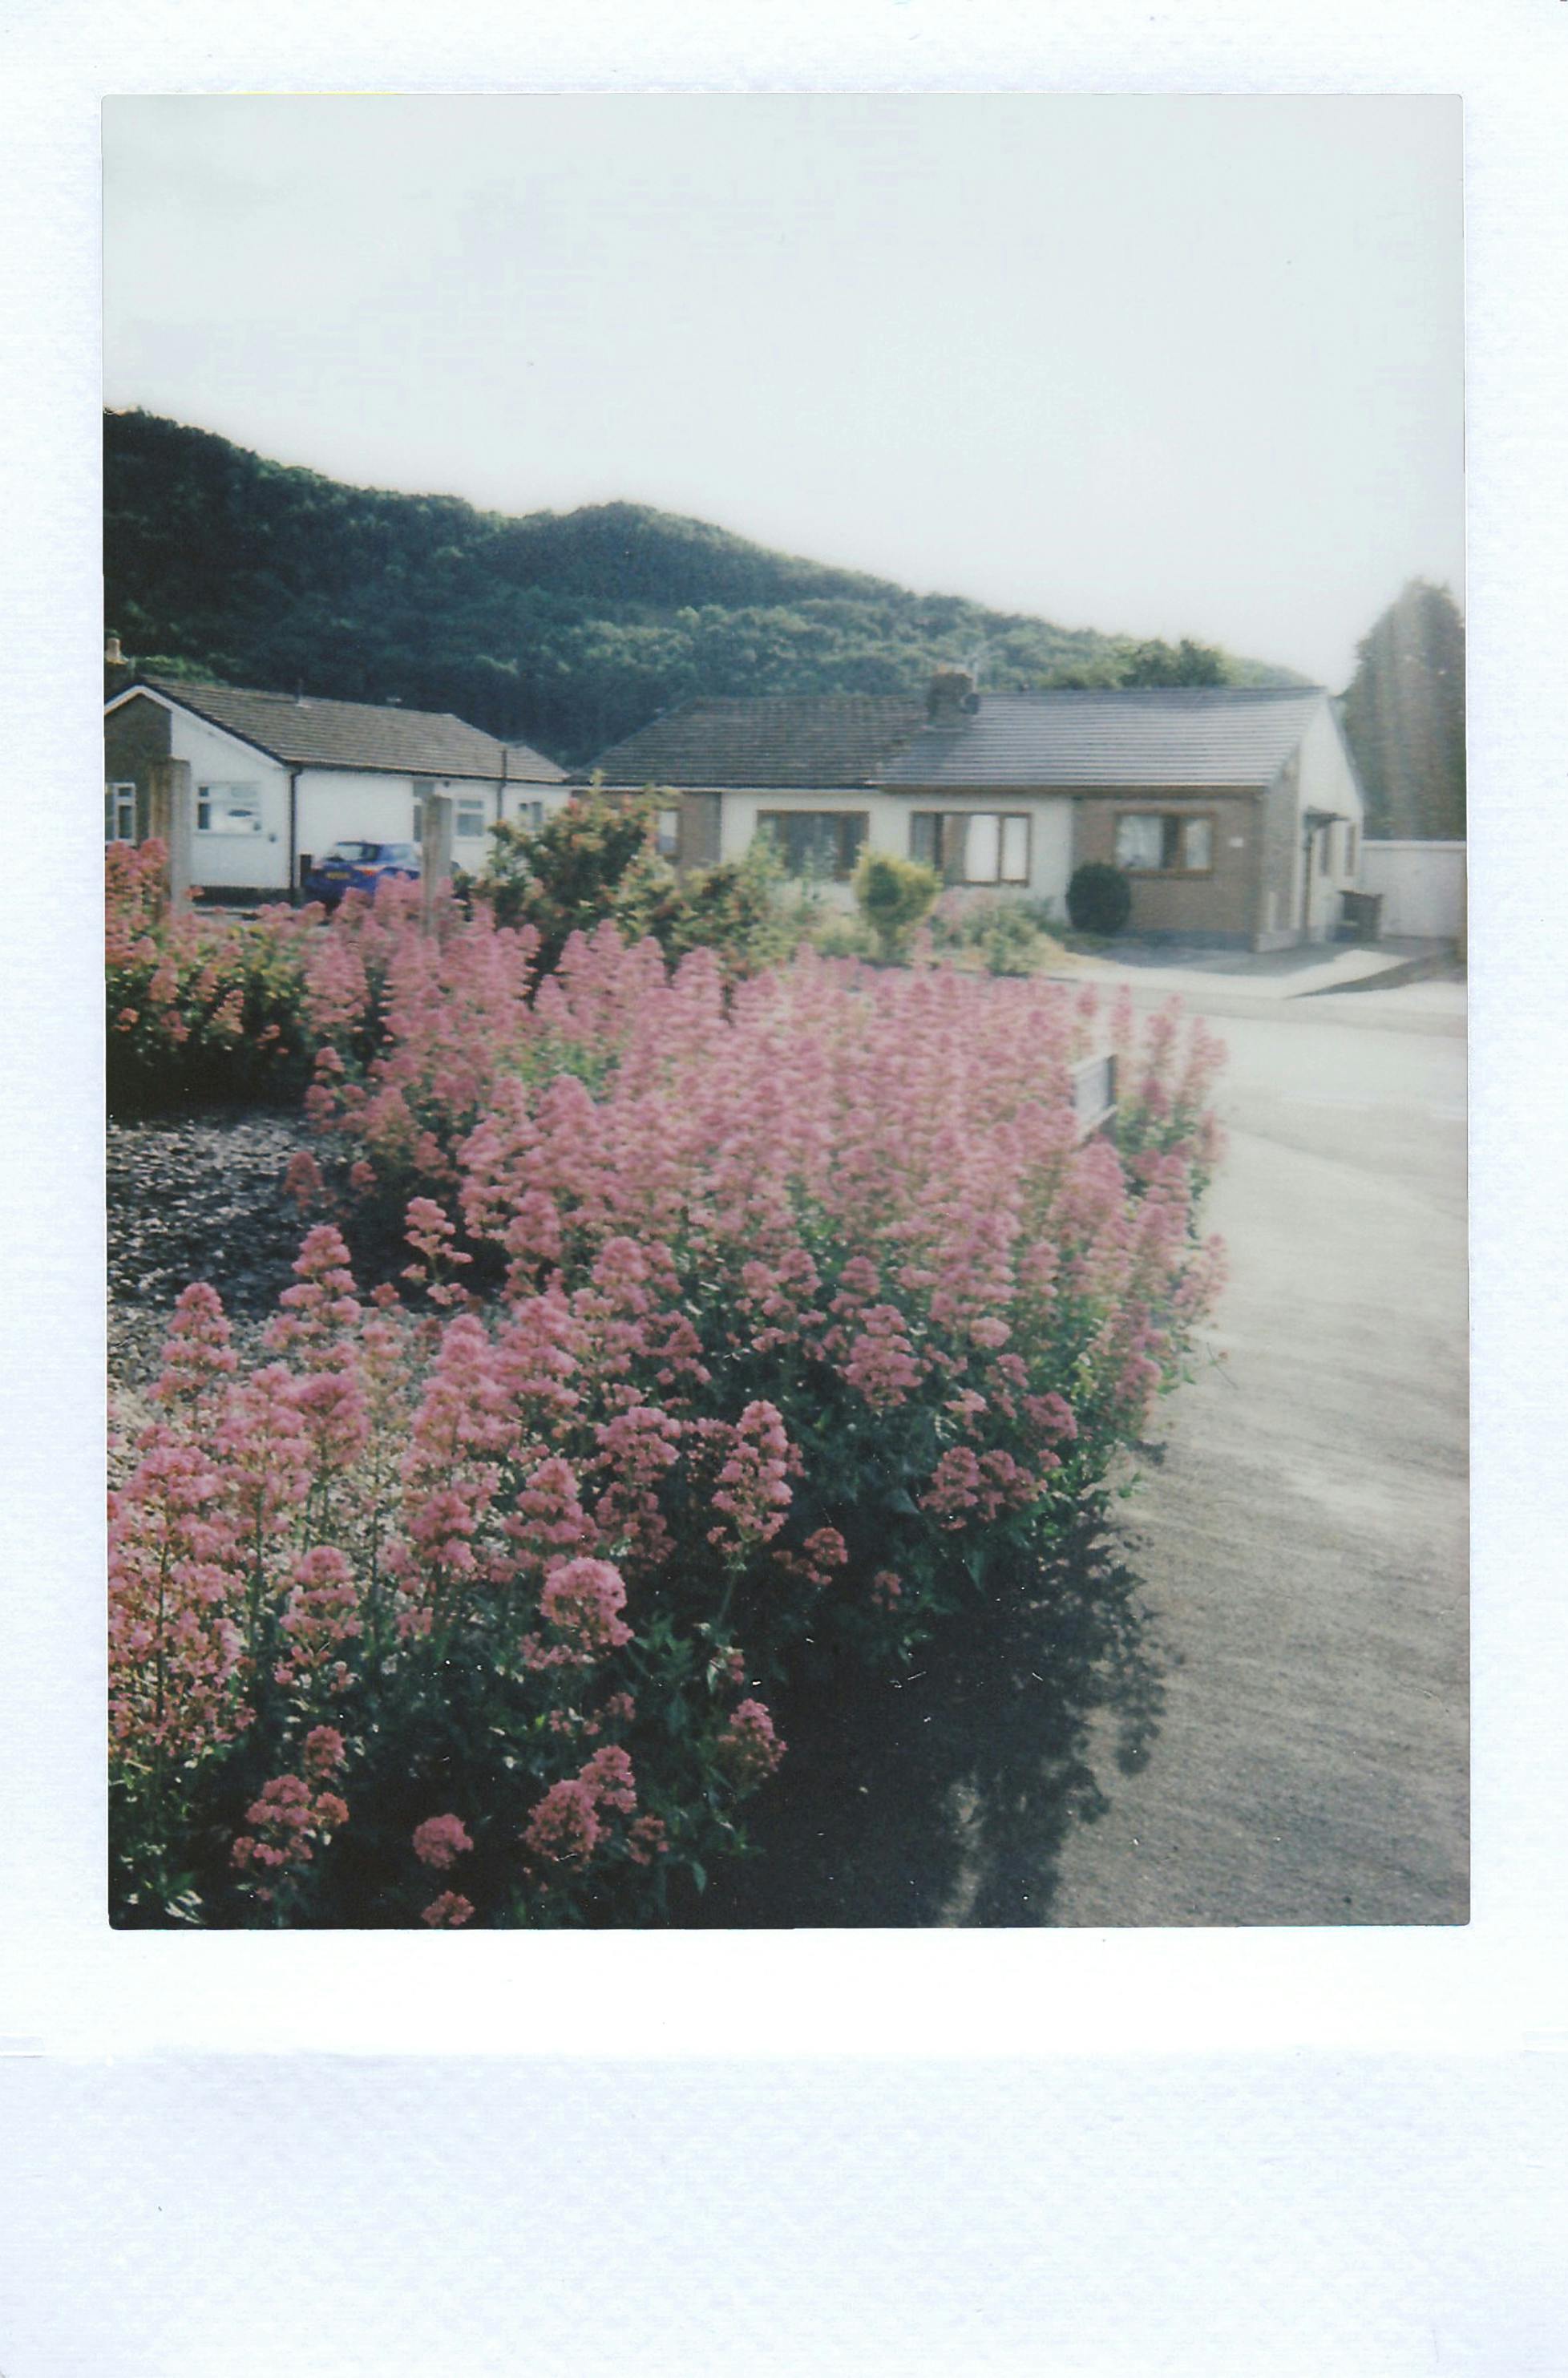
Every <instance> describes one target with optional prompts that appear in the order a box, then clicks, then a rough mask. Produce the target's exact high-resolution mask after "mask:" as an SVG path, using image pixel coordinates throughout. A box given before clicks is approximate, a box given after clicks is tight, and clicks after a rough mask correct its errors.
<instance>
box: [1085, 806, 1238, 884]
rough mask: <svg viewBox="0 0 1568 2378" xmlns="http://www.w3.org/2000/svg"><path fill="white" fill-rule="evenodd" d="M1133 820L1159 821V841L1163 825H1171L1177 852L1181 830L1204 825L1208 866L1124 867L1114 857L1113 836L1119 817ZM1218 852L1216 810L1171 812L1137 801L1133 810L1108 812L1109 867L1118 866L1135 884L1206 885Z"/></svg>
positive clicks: (1183, 836) (1183, 838)
mask: <svg viewBox="0 0 1568 2378" xmlns="http://www.w3.org/2000/svg"><path fill="white" fill-rule="evenodd" d="M1135 817H1136V818H1158V819H1159V821H1160V824H1161V829H1162V840H1163V838H1164V831H1163V830H1164V828H1165V827H1166V826H1167V825H1174V826H1175V827H1176V828H1177V830H1178V832H1177V847H1178V849H1181V848H1183V847H1185V844H1186V831H1185V829H1186V828H1187V827H1188V826H1189V825H1196V824H1204V825H1206V826H1207V827H1208V829H1209V863H1208V865H1207V866H1206V867H1181V866H1177V867H1167V866H1165V865H1163V864H1162V865H1160V866H1158V867H1129V866H1128V865H1127V864H1126V863H1125V862H1124V861H1123V860H1122V859H1118V858H1117V857H1116V845H1117V836H1118V833H1119V828H1120V825H1121V821H1122V819H1123V818H1135ZM1218 849H1219V811H1217V810H1175V809H1164V808H1156V807H1152V806H1151V805H1150V804H1149V803H1147V802H1141V803H1140V804H1139V806H1138V807H1137V808H1136V809H1131V808H1127V809H1118V810H1113V811H1112V812H1111V864H1112V865H1113V866H1115V867H1119V868H1120V869H1121V871H1122V873H1123V874H1124V875H1131V877H1133V878H1134V880H1135V881H1137V882H1139V883H1206V882H1207V881H1208V879H1209V877H1210V876H1212V875H1213V874H1214V872H1215V853H1216V852H1217V850H1218Z"/></svg>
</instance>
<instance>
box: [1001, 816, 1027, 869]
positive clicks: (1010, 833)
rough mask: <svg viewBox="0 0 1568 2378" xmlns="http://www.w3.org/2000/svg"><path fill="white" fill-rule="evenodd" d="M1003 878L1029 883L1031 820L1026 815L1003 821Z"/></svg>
mask: <svg viewBox="0 0 1568 2378" xmlns="http://www.w3.org/2000/svg"><path fill="white" fill-rule="evenodd" d="M1001 880H1002V882H1003V883H1028V881H1029V821H1028V819H1027V818H1026V817H1010V818H1003V820H1002V822H1001Z"/></svg>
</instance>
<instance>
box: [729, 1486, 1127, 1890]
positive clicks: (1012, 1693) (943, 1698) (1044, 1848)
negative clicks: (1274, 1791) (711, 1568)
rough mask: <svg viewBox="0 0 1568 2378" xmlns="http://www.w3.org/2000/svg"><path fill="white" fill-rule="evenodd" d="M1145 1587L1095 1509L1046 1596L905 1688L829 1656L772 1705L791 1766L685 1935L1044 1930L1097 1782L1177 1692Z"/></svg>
mask: <svg viewBox="0 0 1568 2378" xmlns="http://www.w3.org/2000/svg"><path fill="white" fill-rule="evenodd" d="M1161 1666H1162V1663H1161V1658H1160V1651H1159V1645H1158V1642H1157V1639H1155V1635H1154V1631H1153V1627H1152V1625H1151V1621H1150V1618H1149V1615H1148V1613H1147V1611H1146V1610H1145V1608H1144V1606H1143V1601H1142V1598H1141V1593H1140V1589H1139V1582H1138V1579H1137V1578H1136V1577H1135V1575H1134V1574H1133V1572H1132V1571H1131V1568H1130V1567H1128V1566H1127V1565H1126V1561H1125V1559H1124V1557H1123V1556H1122V1551H1121V1548H1120V1547H1119V1544H1118V1543H1117V1540H1116V1538H1115V1536H1114V1534H1113V1532H1112V1531H1111V1529H1110V1527H1109V1526H1108V1524H1107V1519H1106V1516H1105V1513H1104V1511H1103V1510H1101V1509H1091V1510H1086V1511H1085V1512H1084V1513H1083V1516H1082V1518H1081V1520H1080V1522H1079V1525H1078V1527H1077V1528H1076V1530H1075V1531H1074V1534H1073V1537H1072V1540H1071V1543H1069V1544H1067V1545H1066V1546H1064V1548H1063V1551H1062V1554H1061V1556H1060V1558H1059V1561H1058V1562H1057V1564H1056V1566H1055V1567H1054V1568H1053V1569H1052V1571H1051V1573H1050V1574H1049V1575H1048V1576H1047V1577H1046V1578H1043V1579H1039V1580H1037V1584H1036V1591H1035V1593H1034V1594H1033V1595H1032V1596H1030V1597H1028V1598H1026V1599H1024V1598H1020V1597H1019V1596H1018V1595H1017V1594H1016V1593H1012V1594H1009V1595H1008V1596H1007V1597H1006V1598H1005V1599H1003V1598H1000V1597H999V1598H998V1599H997V1600H996V1601H994V1602H992V1603H989V1604H988V1605H987V1606H985V1607H983V1608H979V1609H977V1610H976V1611H975V1612H974V1613H973V1614H970V1615H965V1617H964V1619H963V1620H962V1621H954V1622H952V1624H950V1626H949V1627H947V1628H946V1630H945V1631H944V1632H943V1634H942V1635H941V1636H940V1638H939V1639H936V1640H934V1641H933V1642H932V1643H931V1644H930V1645H929V1646H928V1650H927V1651H926V1653H925V1654H924V1655H922V1656H921V1657H920V1658H919V1659H918V1660H917V1661H916V1666H915V1668H914V1670H913V1671H912V1672H911V1673H910V1674H909V1675H904V1676H890V1675H883V1676H868V1675H867V1674H866V1673H865V1671H864V1670H863V1669H859V1668H858V1667H852V1666H851V1665H850V1663H848V1662H844V1663H831V1662H830V1661H828V1660H827V1659H826V1658H825V1657H823V1656H821V1655H819V1657H818V1661H817V1664H816V1666H815V1667H814V1668H810V1669H807V1670H806V1671H804V1672H803V1674H802V1675H801V1677H800V1680H799V1681H798V1683H797V1684H796V1685H795V1686H794V1687H792V1689H791V1691H790V1692H789V1694H788V1695H787V1696H786V1697H783V1698H781V1699H780V1700H779V1702H778V1704H777V1709H778V1715H779V1718H780V1722H781V1730H782V1732H783V1733H784V1737H785V1739H786V1741H787V1742H788V1744H789V1757H788V1758H787V1759H786V1760H785V1763H784V1769H783V1771H782V1772H781V1774H780V1776H779V1779H778V1782H777V1783H776V1784H774V1785H773V1786H772V1789H771V1791H770V1792H769V1793H768V1794H766V1795H764V1796H763V1801H762V1804H761V1805H760V1806H759V1807H758V1808H757V1811H756V1814H755V1817H754V1818H753V1819H751V1820H749V1821H748V1831H749V1832H750V1833H751V1837H752V1840H753V1843H754V1844H755V1850H754V1855H753V1856H750V1857H748V1858H747V1859H745V1860H742V1861H738V1862H736V1864H734V1865H732V1866H729V1867H727V1868H724V1871H723V1872H721V1873H719V1874H716V1875H715V1876H714V1877H713V1879H712V1883H711V1884H710V1886H709V1890H708V1892H707V1894H706V1896H705V1897H704V1899H703V1900H702V1901H701V1902H700V1905H699V1907H698V1908H697V1909H696V1910H695V1911H693V1912H691V1913H690V1914H688V1915H687V1916H684V1918H683V1920H684V1921H687V1922H691V1923H695V1924H698V1925H700V1926H703V1927H715V1928H717V1927H724V1928H752V1927H777V1928H796V1927H804V1926H841V1925H842V1926H858V1925H902V1926H913V1925H917V1926H928V1925H974V1926H986V1925H1042V1924H1048V1923H1049V1922H1050V1921H1051V1903H1052V1897H1053V1893H1054V1891H1055V1885H1056V1872H1057V1861H1058V1857H1059V1853H1060V1849H1061V1845H1062V1843H1063V1841H1064V1840H1065V1838H1066V1836H1067V1834H1068V1832H1070V1830H1071V1828H1072V1827H1073V1826H1075V1825H1077V1824H1082V1823H1086V1822H1092V1821H1093V1820H1095V1818H1096V1817H1097V1816H1099V1815H1100V1814H1101V1813H1102V1812H1103V1811H1104V1809H1105V1808H1107V1806H1108V1802H1107V1798H1106V1796H1105V1793H1104V1791H1103V1789H1102V1787H1101V1784H1100V1783H1099V1781H1098V1780H1097V1776H1096V1770H1099V1771H1104V1770H1105V1768H1106V1767H1107V1765H1108V1766H1112V1767H1115V1768H1119V1770H1120V1771H1122V1772H1123V1773H1131V1772H1134V1771H1136V1770H1137V1769H1139V1768H1140V1767H1142V1766H1143V1764H1144V1763H1145V1762H1146V1760H1147V1759H1148V1757H1149V1753H1150V1749H1151V1747H1152V1745H1153V1742H1154V1739H1155V1734H1156V1732H1157V1730H1158V1725H1159V1718H1160V1712H1161V1708H1162V1705H1163V1699H1164V1694H1163V1688H1162V1685H1161V1682H1160V1675H1161Z"/></svg>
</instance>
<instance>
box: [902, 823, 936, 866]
mask: <svg viewBox="0 0 1568 2378" xmlns="http://www.w3.org/2000/svg"><path fill="white" fill-rule="evenodd" d="M941 823H942V822H941V820H940V817H938V816H937V815H936V813H935V811H931V810H916V812H915V814H914V816H913V817H912V818H911V819H910V821H909V856H910V858H911V859H916V860H917V861H918V862H919V864H920V865H921V866H922V867H940V865H941V850H940V844H941Z"/></svg>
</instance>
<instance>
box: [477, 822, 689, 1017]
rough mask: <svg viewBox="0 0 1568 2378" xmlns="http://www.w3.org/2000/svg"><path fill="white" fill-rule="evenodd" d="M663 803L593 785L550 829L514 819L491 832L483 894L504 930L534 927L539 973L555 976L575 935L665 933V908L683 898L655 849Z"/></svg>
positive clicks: (480, 889)
mask: <svg viewBox="0 0 1568 2378" xmlns="http://www.w3.org/2000/svg"><path fill="white" fill-rule="evenodd" d="M657 807H658V797H657V796H656V795H655V794H653V793H643V794H640V795H639V797H638V798H637V799H635V800H623V801H617V800H612V799H610V797H609V796H608V794H606V793H605V792H604V790H603V789H602V787H600V786H599V785H597V784H593V785H591V786H590V787H589V788H588V790H587V791H586V792H585V793H580V794H575V795H574V796H573V797H572V799H570V800H569V801H568V803H567V805H566V807H565V808H564V809H560V810H557V811H553V813H552V814H551V815H550V816H548V817H547V818H546V819H545V822H544V823H543V825H540V826H536V827H535V826H525V825H521V824H517V823H512V822H511V821H510V820H508V821H506V822H505V823H502V824H500V825H497V826H493V827H492V828H491V842H492V848H491V851H490V854H489V857H488V858H487V859H486V860H485V869H484V872H483V873H482V874H481V875H480V877H479V879H478V881H477V883H476V884H475V887H474V888H475V890H476V892H477V893H478V895H479V896H480V897H481V898H482V899H484V900H486V901H488V903H489V904H490V907H491V908H492V909H493V911H494V913H495V917H496V921H497V924H499V925H525V924H526V925H532V926H533V928H534V930H535V931H536V932H537V933H538V935H539V970H540V972H541V973H542V974H548V973H550V972H551V971H553V969H554V968H555V967H556V966H557V963H558V961H559V958H560V955H561V952H562V951H563V950H564V949H565V947H566V945H567V943H568V942H569V940H570V938H571V936H572V934H573V933H575V932H584V933H591V932H592V931H593V929H594V927H595V926H596V925H602V924H603V923H604V920H605V919H606V918H608V919H611V920H612V921H613V922H614V923H615V924H616V925H617V926H618V927H619V928H620V930H621V931H622V932H623V933H625V934H626V935H627V936H628V938H630V939H637V938H639V937H640V935H642V934H643V933H648V932H654V933H657V931H658V927H659V922H660V910H661V907H662V906H663V905H664V903H666V902H668V901H670V900H672V899H673V898H674V896H675V891H676V879H675V873H674V871H673V869H671V868H668V867H666V866H665V865H664V863H663V861H662V860H661V859H659V858H658V856H657V854H656V852H655V851H654V849H653V820H654V815H655V811H656V810H657Z"/></svg>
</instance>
